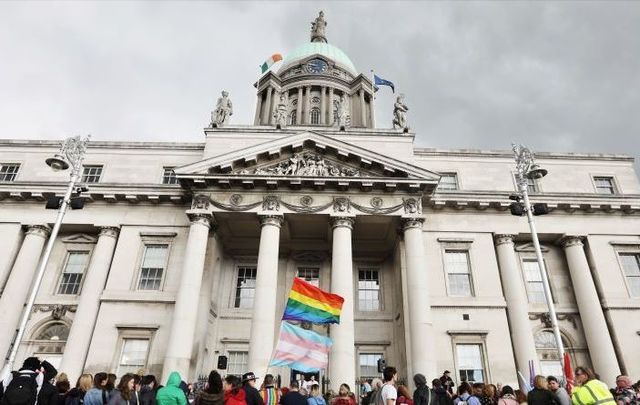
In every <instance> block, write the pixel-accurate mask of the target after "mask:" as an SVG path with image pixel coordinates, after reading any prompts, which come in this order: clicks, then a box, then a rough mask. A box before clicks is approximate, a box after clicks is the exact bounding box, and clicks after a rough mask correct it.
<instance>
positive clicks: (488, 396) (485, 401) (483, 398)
mask: <svg viewBox="0 0 640 405" xmlns="http://www.w3.org/2000/svg"><path fill="white" fill-rule="evenodd" d="M495 398H496V387H495V385H491V384H484V385H483V387H482V394H481V395H480V404H482V405H496V403H497V401H496V400H495Z"/></svg>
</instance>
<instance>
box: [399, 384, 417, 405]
mask: <svg viewBox="0 0 640 405" xmlns="http://www.w3.org/2000/svg"><path fill="white" fill-rule="evenodd" d="M396 403H397V404H406V405H413V399H412V398H411V393H410V392H409V388H407V386H406V385H398V399H397V400H396Z"/></svg>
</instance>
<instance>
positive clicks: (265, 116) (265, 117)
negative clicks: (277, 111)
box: [262, 87, 273, 125]
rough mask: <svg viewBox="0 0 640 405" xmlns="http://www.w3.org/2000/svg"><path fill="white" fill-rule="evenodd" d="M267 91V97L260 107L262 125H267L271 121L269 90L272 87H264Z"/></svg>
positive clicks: (270, 90) (271, 89)
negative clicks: (261, 107)
mask: <svg viewBox="0 0 640 405" xmlns="http://www.w3.org/2000/svg"><path fill="white" fill-rule="evenodd" d="M265 91H266V92H267V99H266V100H265V102H264V104H263V106H264V108H263V109H262V125H269V124H270V123H271V92H272V91H273V88H271V87H267V88H266V89H265Z"/></svg>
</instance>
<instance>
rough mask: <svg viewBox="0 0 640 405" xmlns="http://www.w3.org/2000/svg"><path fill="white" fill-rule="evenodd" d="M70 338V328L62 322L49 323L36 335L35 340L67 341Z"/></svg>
mask: <svg viewBox="0 0 640 405" xmlns="http://www.w3.org/2000/svg"><path fill="white" fill-rule="evenodd" d="M68 337H69V327H68V326H67V324H65V323H62V322H52V323H48V324H46V325H45V326H43V327H42V328H40V330H39V331H38V332H37V333H36V336H35V340H46V341H55V342H59V341H66V340H67V338H68Z"/></svg>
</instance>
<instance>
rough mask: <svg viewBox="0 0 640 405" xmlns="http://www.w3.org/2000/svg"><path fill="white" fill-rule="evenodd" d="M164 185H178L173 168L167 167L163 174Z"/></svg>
mask: <svg viewBox="0 0 640 405" xmlns="http://www.w3.org/2000/svg"><path fill="white" fill-rule="evenodd" d="M162 184H178V178H177V177H176V174H175V172H174V171H173V167H165V168H164V169H163V172H162Z"/></svg>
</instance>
